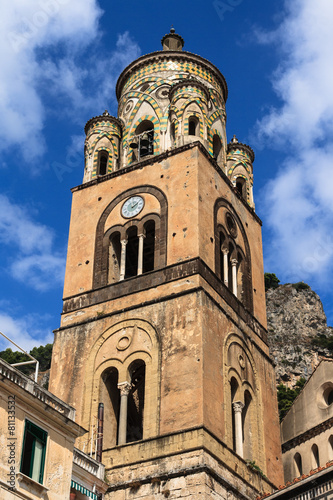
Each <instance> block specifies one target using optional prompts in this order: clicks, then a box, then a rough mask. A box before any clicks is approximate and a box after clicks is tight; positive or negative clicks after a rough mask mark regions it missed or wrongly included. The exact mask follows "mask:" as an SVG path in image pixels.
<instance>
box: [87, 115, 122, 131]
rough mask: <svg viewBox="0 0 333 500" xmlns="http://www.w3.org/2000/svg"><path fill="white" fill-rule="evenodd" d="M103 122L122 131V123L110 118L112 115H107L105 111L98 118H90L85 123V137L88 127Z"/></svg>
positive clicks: (112, 117) (113, 117)
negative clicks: (113, 125)
mask: <svg viewBox="0 0 333 500" xmlns="http://www.w3.org/2000/svg"><path fill="white" fill-rule="evenodd" d="M101 121H103V122H105V121H108V122H110V123H114V124H115V125H117V126H118V127H119V128H120V130H121V131H122V123H121V121H120V120H119V119H118V118H116V117H115V116H112V115H109V114H108V113H107V111H105V112H104V113H103V114H102V115H99V116H93V117H92V118H90V120H88V121H87V123H86V124H85V126H84V131H85V133H86V135H87V133H88V131H89V129H90V127H91V126H92V125H93V124H94V123H98V122H101Z"/></svg>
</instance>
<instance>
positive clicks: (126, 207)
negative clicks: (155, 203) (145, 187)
mask: <svg viewBox="0 0 333 500" xmlns="http://www.w3.org/2000/svg"><path fill="white" fill-rule="evenodd" d="M143 206H144V201H143V198H141V196H132V198H128V200H126V201H125V203H124V204H123V206H122V209H121V214H122V216H123V217H126V219H129V218H130V217H134V216H135V215H138V214H139V213H140V212H141V210H142V209H143Z"/></svg>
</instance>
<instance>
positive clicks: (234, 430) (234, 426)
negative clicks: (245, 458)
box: [230, 377, 238, 451]
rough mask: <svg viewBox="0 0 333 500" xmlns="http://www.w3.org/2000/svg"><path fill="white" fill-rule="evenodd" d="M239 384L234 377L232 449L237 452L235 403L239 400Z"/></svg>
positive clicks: (232, 387)
mask: <svg viewBox="0 0 333 500" xmlns="http://www.w3.org/2000/svg"><path fill="white" fill-rule="evenodd" d="M237 391H238V382H237V380H236V379H235V378H234V377H232V379H231V380H230V394H231V415H232V448H233V450H234V451H236V422H235V411H234V403H235V400H236V398H237Z"/></svg>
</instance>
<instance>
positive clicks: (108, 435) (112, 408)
mask: <svg viewBox="0 0 333 500" xmlns="http://www.w3.org/2000/svg"><path fill="white" fill-rule="evenodd" d="M99 401H100V402H101V403H103V404H104V430H103V449H108V448H111V447H113V446H115V445H116V444H117V442H118V441H117V440H118V419H119V404H120V394H119V389H118V371H117V370H116V368H108V369H107V370H105V371H104V372H103V374H102V376H101V383H100V391H99Z"/></svg>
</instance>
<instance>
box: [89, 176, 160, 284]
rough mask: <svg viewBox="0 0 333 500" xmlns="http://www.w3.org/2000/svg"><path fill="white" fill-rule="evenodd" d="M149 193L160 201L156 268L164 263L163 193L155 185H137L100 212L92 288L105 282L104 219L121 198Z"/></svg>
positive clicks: (106, 251) (106, 258)
mask: <svg viewBox="0 0 333 500" xmlns="http://www.w3.org/2000/svg"><path fill="white" fill-rule="evenodd" d="M144 193H149V194H151V195H153V196H155V197H156V198H157V200H158V201H159V203H160V221H161V222H160V235H159V238H156V245H157V249H156V255H157V258H158V262H157V263H156V267H155V268H156V269H160V268H162V267H164V266H165V265H166V257H167V220H168V216H167V213H168V205H167V199H166V196H165V194H164V193H163V192H162V191H161V190H160V189H158V188H156V187H155V186H150V185H145V186H138V187H136V188H132V189H129V190H127V191H124V192H123V193H121V194H120V195H119V196H117V197H116V198H115V199H114V200H113V201H111V203H110V204H109V205H108V206H107V207H106V208H105V210H104V212H103V213H102V215H101V217H100V219H99V221H98V223H97V228H96V239H95V261H94V273H93V288H98V287H101V286H104V285H106V284H107V263H108V245H106V240H105V238H104V234H105V232H106V231H107V229H108V228H106V227H105V223H106V220H107V218H108V216H109V215H110V213H111V212H112V210H113V209H114V208H115V207H116V206H117V205H118V204H119V203H121V202H122V201H123V200H125V199H126V198H129V197H130V196H134V195H139V194H144Z"/></svg>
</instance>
